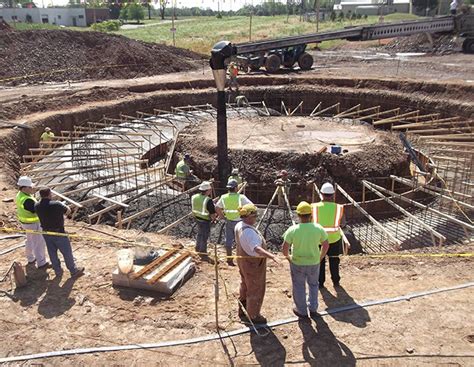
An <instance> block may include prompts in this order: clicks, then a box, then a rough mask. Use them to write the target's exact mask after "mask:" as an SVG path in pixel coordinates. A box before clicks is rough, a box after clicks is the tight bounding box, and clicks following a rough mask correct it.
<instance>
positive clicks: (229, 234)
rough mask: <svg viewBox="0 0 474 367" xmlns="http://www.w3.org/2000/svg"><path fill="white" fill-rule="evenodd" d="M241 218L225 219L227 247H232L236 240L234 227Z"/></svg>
mask: <svg viewBox="0 0 474 367" xmlns="http://www.w3.org/2000/svg"><path fill="white" fill-rule="evenodd" d="M239 222H240V220H226V221H225V248H228V249H229V248H230V249H232V246H233V245H234V242H235V233H234V229H235V226H236V225H237V223H239Z"/></svg>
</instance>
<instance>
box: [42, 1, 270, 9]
mask: <svg viewBox="0 0 474 367" xmlns="http://www.w3.org/2000/svg"><path fill="white" fill-rule="evenodd" d="M43 1H44V4H45V6H51V2H52V3H53V5H66V4H67V3H68V0H43ZM152 1H158V0H152ZM172 1H176V4H177V6H178V7H189V8H190V7H194V6H198V7H200V8H204V9H206V8H211V9H215V10H217V7H218V4H217V1H218V0H168V2H169V4H171V3H172ZM263 1H264V0H220V6H221V10H226V11H227V10H231V9H232V10H237V9H240V8H241V7H242V6H244V5H246V4H248V5H250V4H254V5H257V4H261V3H262V2H263ZM35 3H36V4H37V5H38V6H41V3H42V1H41V0H35Z"/></svg>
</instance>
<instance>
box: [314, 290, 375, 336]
mask: <svg viewBox="0 0 474 367" xmlns="http://www.w3.org/2000/svg"><path fill="white" fill-rule="evenodd" d="M335 289H336V296H335V295H333V294H332V293H331V292H329V291H328V290H327V289H326V288H321V295H322V297H323V300H324V303H325V304H326V306H327V311H328V313H329V315H330V316H331V317H333V318H334V319H335V320H337V321H341V322H347V323H349V324H352V325H354V326H357V327H360V328H364V327H366V326H367V323H368V322H370V316H369V312H368V311H367V310H366V309H365V308H363V307H361V306H359V305H358V304H357V303H356V302H355V301H354V299H353V298H352V297H351V296H350V295H349V294H348V293H347V292H346V290H345V289H344V288H343V287H341V286H338V287H335ZM346 306H349V307H354V308H353V309H351V310H348V311H341V310H339V309H340V308H342V307H346ZM338 311H340V312H338Z"/></svg>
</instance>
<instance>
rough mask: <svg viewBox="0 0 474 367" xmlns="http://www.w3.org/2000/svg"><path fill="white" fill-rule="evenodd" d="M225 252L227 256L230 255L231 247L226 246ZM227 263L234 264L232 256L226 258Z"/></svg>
mask: <svg viewBox="0 0 474 367" xmlns="http://www.w3.org/2000/svg"><path fill="white" fill-rule="evenodd" d="M225 252H226V255H227V256H232V249H231V248H226V249H225ZM227 265H229V266H235V264H234V260H233V259H232V258H227Z"/></svg>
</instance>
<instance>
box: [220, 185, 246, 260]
mask: <svg viewBox="0 0 474 367" xmlns="http://www.w3.org/2000/svg"><path fill="white" fill-rule="evenodd" d="M238 186H239V185H238V184H237V181H236V180H229V182H227V186H226V187H227V191H228V193H227V194H224V195H222V196H221V197H220V199H219V201H218V202H217V204H216V211H217V214H218V216H219V218H225V249H226V253H227V256H232V247H233V245H234V242H235V234H234V229H235V225H236V224H237V223H239V222H240V214H239V208H242V207H243V206H244V205H246V204H252V202H251V201H250V200H249V199H248V198H247V197H246V196H245V195H244V194H240V193H238V192H237V187H238ZM227 264H229V265H230V266H234V265H235V264H234V262H233V261H232V258H228V259H227Z"/></svg>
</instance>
